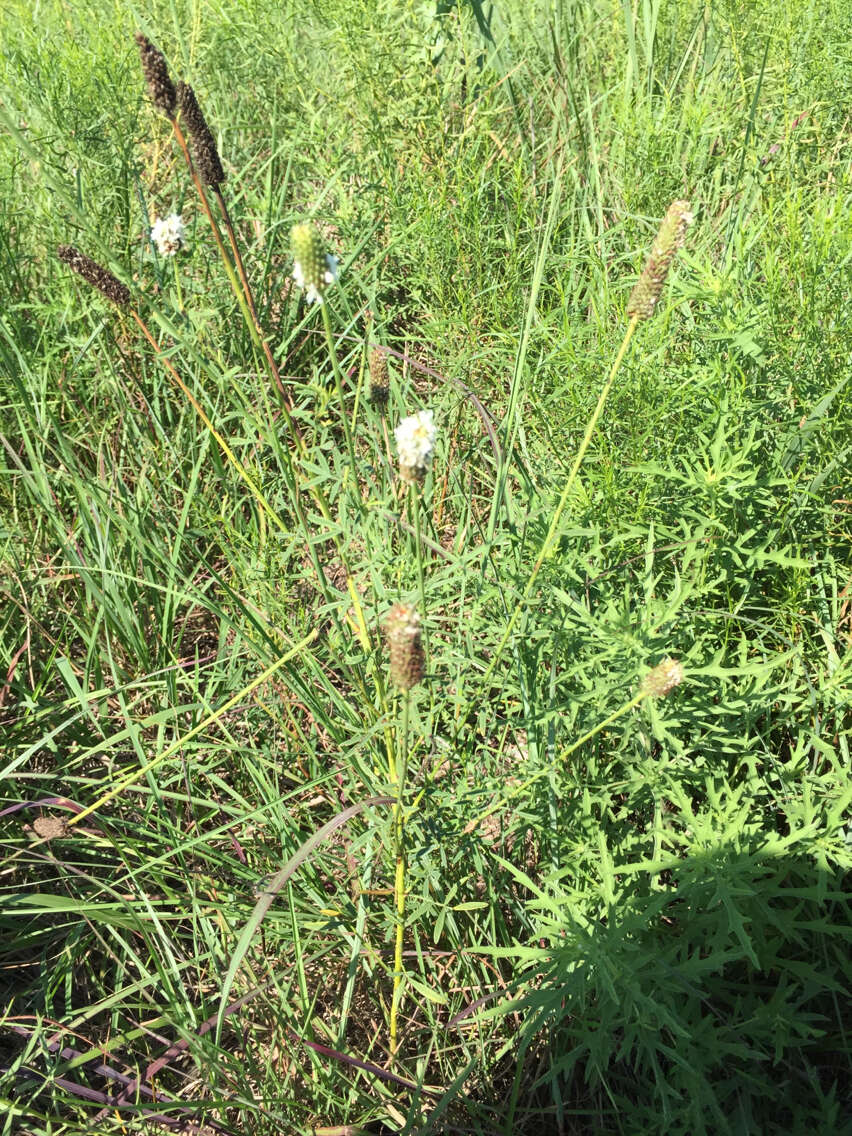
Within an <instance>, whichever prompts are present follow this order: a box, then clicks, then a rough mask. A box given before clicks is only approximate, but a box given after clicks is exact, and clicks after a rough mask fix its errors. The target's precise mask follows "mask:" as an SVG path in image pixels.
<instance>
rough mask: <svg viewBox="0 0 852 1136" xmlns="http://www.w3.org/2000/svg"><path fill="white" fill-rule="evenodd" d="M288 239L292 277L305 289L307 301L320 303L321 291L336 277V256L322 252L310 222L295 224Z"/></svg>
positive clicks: (320, 243)
mask: <svg viewBox="0 0 852 1136" xmlns="http://www.w3.org/2000/svg"><path fill="white" fill-rule="evenodd" d="M290 240H291V243H292V247H293V279H294V280H295V281H296V284H297V285H298V287H299V288H304V290H305V299H306V300H307V301H308V303H309V304H313V303H317V304H321V303H322V297H323V292H325V290H326V288H327V287H328V286H329V284H334V283H335V281H336V280H337V257H336V256H331V255H330V254H329V253H327V252H326V251H325V249H324V248H323V246H322V240H321V239H320V235H319V233H318V232H317V231H316V229H315V228H314V226H313V225H294V226H293V228H292V230H291V232H290Z"/></svg>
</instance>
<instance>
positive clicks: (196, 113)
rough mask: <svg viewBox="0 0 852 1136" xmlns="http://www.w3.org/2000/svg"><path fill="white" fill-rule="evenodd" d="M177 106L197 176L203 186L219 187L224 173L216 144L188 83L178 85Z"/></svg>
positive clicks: (223, 178)
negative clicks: (187, 136)
mask: <svg viewBox="0 0 852 1136" xmlns="http://www.w3.org/2000/svg"><path fill="white" fill-rule="evenodd" d="M177 104H178V107H179V109H180V114H181V119H182V120H183V124H184V126H185V127H186V132H187V134H188V135H189V146H190V149H191V150H192V160H193V162H194V163H195V168H196V170H197V171H198V176H199V177H200V178H201V180H202V181H203V182H204V184H205V185H221V183H222V182H223V181H224V180H225V171H224V170H223V169H222V162H221V160H220V158H219V151H218V150H217V149H216V142H215V139H214V138H213V135H212V134H211V133H210V127H209V126H208V125H207V121H206V119H205V118H204V115H203V114H202V113H201V107H200V106H199V105H198V99H197V98H196V97H195V91H193V89H192V87H190V85H189V83H184V82H182V81H181V82H180V83H178V85H177Z"/></svg>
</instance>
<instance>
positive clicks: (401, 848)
mask: <svg viewBox="0 0 852 1136" xmlns="http://www.w3.org/2000/svg"><path fill="white" fill-rule="evenodd" d="M403 698H404V699H405V701H404V702H403V709H402V746H401V748H400V749H399V750H398V751H397V767H396V769H395V771H394V773H395V777H394V780H395V781H396V804H395V805H394V809H393V829H394V854H395V858H396V870H395V872H394V887H393V891H394V901H395V903H394V906H395V913H394V917H395V920H396V935H395V938H394V953H393V994H392V996H391V1011H390V1056H391V1060H393V1057H394V1055H395V1054H396V1051H397V1048H398V1044H399V1041H398V1019H399V1005H400V1001H401V1000H402V976H403V969H402V947H403V940H404V936H405V813H404V810H403V795H404V793H405V779H406V775H407V772H408V710H409V706H410V702H411V694H410V692H409V691H406V692H405V694H404V695H403Z"/></svg>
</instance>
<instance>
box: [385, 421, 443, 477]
mask: <svg viewBox="0 0 852 1136" xmlns="http://www.w3.org/2000/svg"><path fill="white" fill-rule="evenodd" d="M394 437H395V438H396V448H397V451H398V453H399V474H400V477H401V478H402V480H403V481H406V482H408V483H409V484H411V483H412V482H416V483H417V484H418V485H422V484H423V481H424V480H425V478H426V472H427V470H428V469H429V466H430V465H431V464H432V454H433V452H434V450H435V439H436V438H437V437H438V428H437V426H436V425H435V421H434V414H433V412H432V411H431V410H418V411H417V413H416V414H410V415H409V416H408V418H403V420H402V421H401V422H400V424H399V425H398V426H397V428H396V429H395V430H394Z"/></svg>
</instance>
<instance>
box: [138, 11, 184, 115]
mask: <svg viewBox="0 0 852 1136" xmlns="http://www.w3.org/2000/svg"><path fill="white" fill-rule="evenodd" d="M134 39H135V40H136V43H137V44H138V46H139V58H140V59H141V61H142V74H143V75H144V76H145V82H146V83H147V84H148V93H149V94H150V96H151V102H152V103H153V104H154V106H155V107H157V109H158V110H161V111H162V112H163V114H166V115H168V116H169V118H174V115H175V106H176V105H177V94H176V92H175V85H174V83H173V82H172V80H171V77H170V75H169V69H168V67H167V66H166V60H165V57H164V55H163V53H162V52H161V51H157V49H156V47H154V45H153V43H151V41H150V40H149V39H148V38H147V36H143V35H142V33H141V32H137V33H136V35H135V36H134Z"/></svg>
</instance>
